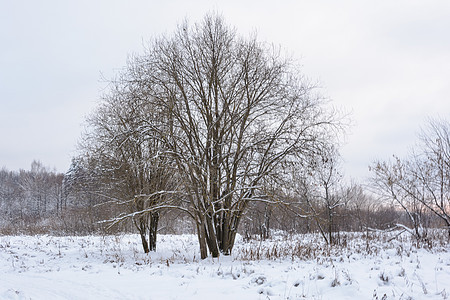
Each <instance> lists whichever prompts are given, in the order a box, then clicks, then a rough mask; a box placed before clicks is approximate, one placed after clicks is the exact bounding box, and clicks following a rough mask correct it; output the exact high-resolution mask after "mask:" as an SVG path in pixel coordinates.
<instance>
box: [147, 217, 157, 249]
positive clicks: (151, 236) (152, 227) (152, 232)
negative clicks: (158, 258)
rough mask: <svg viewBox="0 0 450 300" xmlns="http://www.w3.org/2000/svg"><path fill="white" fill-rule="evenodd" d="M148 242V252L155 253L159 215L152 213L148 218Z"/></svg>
mask: <svg viewBox="0 0 450 300" xmlns="http://www.w3.org/2000/svg"><path fill="white" fill-rule="evenodd" d="M149 219H150V220H149V228H148V242H149V247H148V248H149V250H150V251H156V233H157V231H158V221H159V213H158V212H154V213H151V214H150V216H149Z"/></svg>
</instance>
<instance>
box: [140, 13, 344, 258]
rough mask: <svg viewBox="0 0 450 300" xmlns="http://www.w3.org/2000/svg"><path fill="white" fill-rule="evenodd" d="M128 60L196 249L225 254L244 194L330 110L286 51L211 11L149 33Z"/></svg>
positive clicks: (310, 145) (275, 169)
mask: <svg viewBox="0 0 450 300" xmlns="http://www.w3.org/2000/svg"><path fill="white" fill-rule="evenodd" d="M138 64H139V65H140V66H145V67H144V70H146V72H143V73H142V74H141V82H142V85H143V86H145V89H146V92H147V93H149V95H150V96H151V98H152V101H154V102H155V103H157V104H158V106H159V107H160V108H159V109H160V110H161V111H165V112H167V113H168V115H167V117H168V118H167V122H168V126H167V127H163V128H164V130H165V131H164V132H160V134H159V135H160V137H161V138H162V139H164V141H165V145H166V147H167V149H168V151H167V153H170V154H171V155H172V157H173V159H174V161H175V162H176V165H177V169H178V172H179V173H180V178H183V184H184V192H185V193H186V195H187V196H186V197H187V199H188V200H189V202H190V212H191V215H192V217H193V218H194V219H195V222H196V225H197V232H198V238H199V242H200V250H201V257H202V258H204V257H206V256H207V249H209V251H210V253H211V254H212V256H213V257H216V256H219V253H220V252H222V253H224V254H230V252H231V250H232V248H233V245H234V241H235V237H236V233H237V229H238V226H239V223H240V221H241V218H242V216H243V214H244V213H245V211H246V208H247V206H248V203H249V201H253V200H260V201H267V199H268V198H267V196H268V195H267V193H266V192H265V189H264V187H265V186H267V184H266V183H269V182H270V183H271V184H273V183H276V182H277V176H281V175H280V174H281V173H282V172H281V173H280V172H279V171H280V169H281V168H283V164H284V163H287V162H288V161H293V160H298V159H302V158H303V157H305V156H310V155H314V153H315V152H316V150H317V149H319V148H320V147H321V145H323V144H326V143H327V138H328V137H329V135H330V132H331V131H332V130H333V127H334V126H335V125H336V123H335V121H336V120H335V118H334V117H335V116H334V115H333V114H329V113H327V111H326V110H325V108H324V104H325V102H326V101H324V100H323V99H321V98H320V97H318V96H317V95H316V94H315V93H314V88H315V87H314V86H313V85H311V84H310V83H309V82H308V81H307V80H305V79H304V78H303V76H302V75H301V73H300V72H299V69H298V68H296V66H295V64H294V63H293V62H292V61H291V60H289V59H285V58H283V57H282V56H281V55H280V51H279V50H278V49H276V48H274V47H271V46H268V45H266V44H264V43H261V42H258V41H257V39H256V38H255V37H250V38H248V39H244V38H242V37H240V36H238V35H237V34H236V32H235V30H234V29H232V28H230V27H229V26H227V25H226V24H225V23H224V20H223V18H222V17H220V16H217V15H207V16H206V17H205V18H204V19H203V21H202V22H201V23H197V24H194V25H189V23H188V22H184V23H183V24H182V25H181V26H179V27H178V29H177V30H176V31H175V33H174V34H173V35H172V36H170V37H162V38H160V39H156V40H155V41H154V42H152V43H151V44H150V45H149V47H148V49H147V52H146V54H145V55H143V56H142V57H141V61H140V62H139V63H138ZM166 128H169V130H168V131H167V130H166Z"/></svg>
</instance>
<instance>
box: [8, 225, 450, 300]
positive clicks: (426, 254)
mask: <svg viewBox="0 0 450 300" xmlns="http://www.w3.org/2000/svg"><path fill="white" fill-rule="evenodd" d="M385 235H386V236H385ZM388 235H390V236H388ZM394 236H397V237H396V238H395V239H393V240H392V239H391V238H390V237H394ZM340 241H341V245H339V246H334V247H331V248H329V247H326V245H324V244H323V242H322V241H321V240H320V237H319V236H318V235H294V236H287V235H283V234H276V235H275V236H274V238H273V239H270V240H267V241H263V242H261V241H256V240H253V241H250V242H245V241H243V240H242V238H241V237H238V240H237V241H236V246H235V249H234V250H233V255H232V256H228V257H225V256H222V257H220V258H218V259H212V258H207V259H205V260H200V259H199V254H198V252H199V250H198V244H197V240H196V236H195V235H160V236H158V245H157V247H158V250H157V252H155V253H150V254H148V255H147V254H144V253H141V252H142V250H141V245H140V239H139V237H138V236H137V235H120V236H83V237H74V236H70V237H55V236H47V235H44V236H0V299H212V300H219V299H227V300H230V299H447V298H448V295H449V293H450V254H449V251H448V250H449V249H450V248H449V247H448V245H446V244H445V243H443V244H439V245H433V247H428V249H425V248H423V247H419V248H418V247H416V245H415V241H414V240H411V239H410V235H408V234H407V233H403V234H401V235H399V234H398V232H394V233H377V234H376V236H374V237H372V238H371V239H370V240H369V241H370V244H367V239H366V238H365V237H363V236H362V234H352V233H348V234H346V235H345V234H342V235H341V239H340ZM436 244H437V243H436Z"/></svg>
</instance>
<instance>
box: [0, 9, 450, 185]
mask: <svg viewBox="0 0 450 300" xmlns="http://www.w3.org/2000/svg"><path fill="white" fill-rule="evenodd" d="M211 11H217V12H219V13H221V14H223V16H224V17H225V20H226V21H227V22H228V23H229V24H230V25H232V26H234V27H236V29H237V30H238V32H239V33H240V34H242V35H248V34H249V33H251V32H254V31H257V32H258V36H259V38H260V39H261V40H264V41H268V42H273V43H274V44H276V45H280V46H281V47H283V49H285V50H286V51H287V53H289V54H291V55H292V56H294V57H295V58H297V59H298V60H299V61H300V63H301V65H302V66H303V70H304V74H305V75H306V76H307V77H309V78H311V79H314V80H318V81H319V82H320V85H321V86H322V87H323V90H322V93H323V94H324V95H325V96H327V97H329V98H330V99H332V101H333V104H334V105H335V106H337V107H341V108H343V109H344V110H346V111H350V112H352V119H353V123H354V126H353V127H352V128H351V130H350V131H349V133H348V136H347V138H346V144H345V145H344V146H343V148H342V154H343V158H344V164H343V167H344V172H345V174H346V176H347V178H354V179H355V180H357V181H362V180H364V179H365V178H366V177H367V176H368V175H369V172H368V165H369V164H370V163H371V162H372V161H373V160H375V159H387V158H389V157H390V156H391V155H392V154H398V155H404V154H405V153H406V152H407V151H408V149H409V148H410V147H411V146H413V145H414V143H415V141H416V140H417V139H416V135H417V133H418V132H419V130H420V128H421V126H423V125H424V124H425V121H426V119H427V118H428V117H438V116H439V117H442V118H446V119H450V115H449V112H450V1H447V0H441V1H435V0H429V1H423V0H422V1H415V0H396V1H391V0H378V1H363V0H354V1H334V0H329V1H324V0H323V1H317V0H314V1H313V0H311V1H301V0H292V1H282V0H280V1H278V2H275V1H273V0H272V1H244V0H239V1H234V0H233V1H211V0H208V1H181V0H180V1H170V0H167V1H136V0H131V1H130V0H128V1H125V0H123V1H112V0H102V1H59V0H54V1H49V0H48V1H31V0H30V1H20V0H18V1H12V0H11V1H7V0H0V168H1V167H6V168H7V169H10V170H19V169H29V168H30V165H31V162H32V161H33V160H34V159H36V160H40V161H41V162H42V163H43V164H44V165H45V166H49V167H51V168H56V170H57V171H60V172H65V171H66V170H67V169H68V167H69V165H70V160H71V157H72V156H73V155H74V154H75V147H76V143H77V140H78V139H79V137H80V135H81V132H82V130H83V126H82V125H83V122H84V118H85V116H86V115H87V114H89V113H90V112H91V111H92V110H93V109H94V108H95V106H96V104H97V101H98V99H99V96H100V95H101V93H102V90H103V89H104V88H105V86H106V84H105V82H103V81H102V79H101V74H103V76H104V77H106V78H111V77H112V76H113V75H114V74H115V73H116V72H117V70H118V69H120V68H121V67H122V66H124V65H125V63H126V59H127V55H129V54H131V53H139V52H142V49H143V44H145V41H148V40H150V38H151V37H154V36H158V35H161V34H170V33H171V32H173V30H174V29H175V27H176V25H177V24H178V23H180V22H181V21H182V20H183V18H188V19H189V20H190V21H192V22H196V21H200V20H201V18H202V17H203V16H204V15H205V13H207V12H211Z"/></svg>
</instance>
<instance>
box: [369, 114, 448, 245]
mask: <svg viewBox="0 0 450 300" xmlns="http://www.w3.org/2000/svg"><path fill="white" fill-rule="evenodd" d="M449 128H450V126H449V123H448V122H446V121H436V120H431V121H430V122H429V124H428V128H427V129H426V130H424V131H423V132H422V134H421V143H420V144H419V145H418V147H417V149H415V150H414V151H413V152H412V154H411V155H410V156H409V157H408V158H406V159H404V160H402V159H400V158H397V157H395V161H394V162H377V163H375V165H374V167H373V168H372V170H373V172H374V177H373V179H372V183H373V186H374V187H375V189H376V190H377V191H378V192H380V193H381V194H383V195H385V196H389V197H391V198H392V199H394V200H395V201H396V202H397V203H398V204H399V205H400V206H401V207H402V208H403V209H404V210H405V211H406V213H407V215H408V216H409V219H410V221H411V223H412V225H413V227H414V232H415V234H416V236H417V237H418V238H424V237H425V236H426V232H425V231H424V230H423V223H424V220H423V218H424V217H427V214H426V213H425V209H426V210H429V211H431V212H433V213H434V214H435V215H436V216H438V217H439V218H440V219H441V220H442V221H443V222H444V224H445V226H446V227H447V228H448V230H449V235H450V136H449V130H450V129H449Z"/></svg>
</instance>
